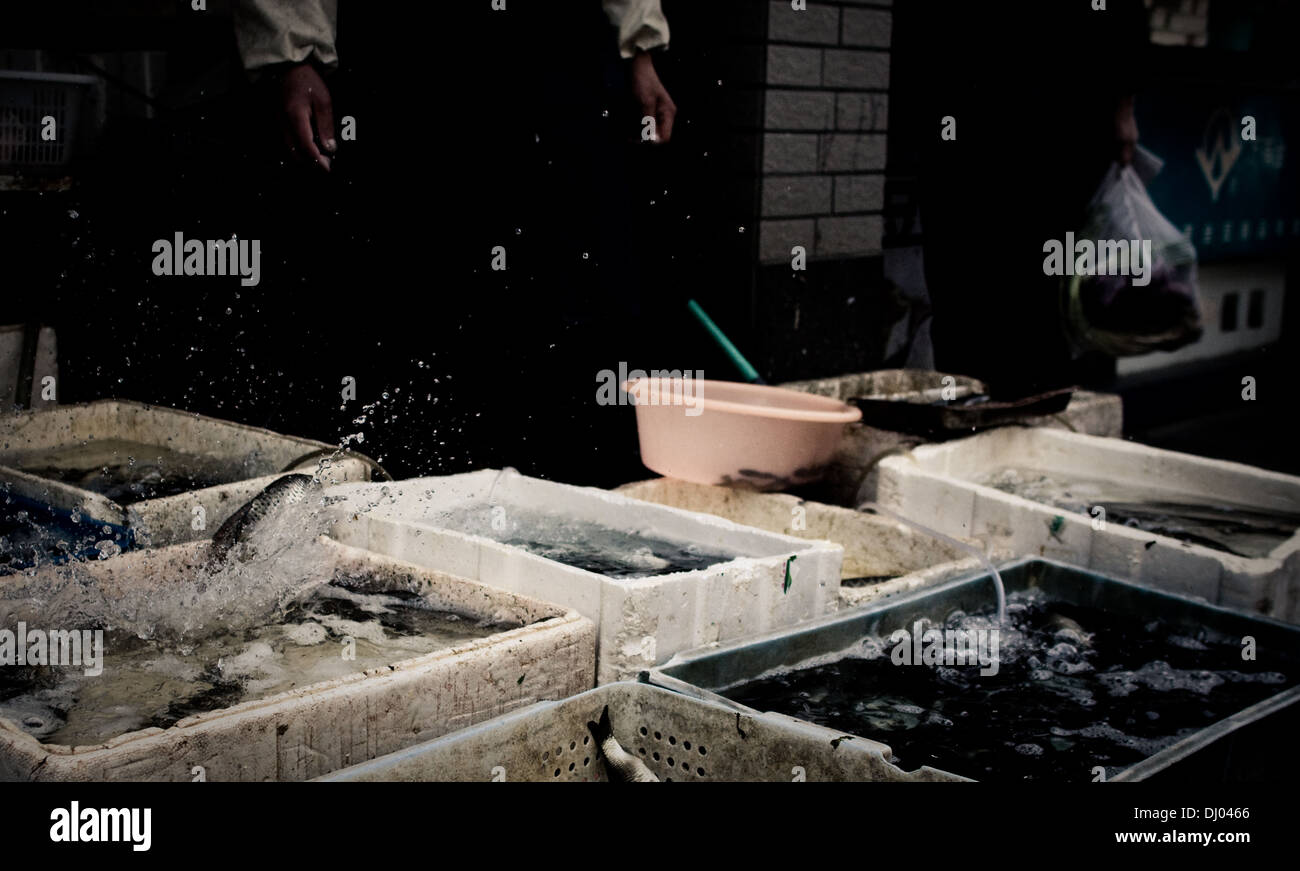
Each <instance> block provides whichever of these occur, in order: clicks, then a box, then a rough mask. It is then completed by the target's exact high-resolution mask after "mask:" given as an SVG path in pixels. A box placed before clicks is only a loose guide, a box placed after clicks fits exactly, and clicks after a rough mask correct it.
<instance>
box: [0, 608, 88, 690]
mask: <svg viewBox="0 0 1300 871" xmlns="http://www.w3.org/2000/svg"><path fill="white" fill-rule="evenodd" d="M4 665H20V666H22V665H48V666H56V665H62V666H81V667H82V670H83V672H84V673H85V675H86V677H99V675H101V674H103V673H104V630H103V629H94V630H91V629H48V630H46V629H28V628H27V624H26V623H23V622H21V621H20V622H19V623H18V628H17V630H16V631H15V630H12V629H0V666H4Z"/></svg>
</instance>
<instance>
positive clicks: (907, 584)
mask: <svg viewBox="0 0 1300 871" xmlns="http://www.w3.org/2000/svg"><path fill="white" fill-rule="evenodd" d="M994 562H995V563H997V562H999V561H998V560H994ZM984 568H985V565H984V562H983V561H982V560H979V559H976V558H975V557H969V558H967V559H960V560H953V561H952V562H946V563H940V564H939V565H935V566H930V567H928V568H924V569H919V570H918V571H915V572H909V573H908V574H906V575H902V576H900V577H897V578H891V579H890V580H888V581H881V582H880V583H879V584H872V585H871V586H866V587H844V586H841V587H840V610H839V611H838V612H836V613H838V614H839V615H840V616H843V615H844V614H845V613H847V612H849V611H851V610H852V609H854V608H859V607H862V606H865V605H874V604H876V603H878V602H881V601H883V600H885V599H892V598H894V597H896V596H900V595H902V594H903V593H911V592H913V591H915V590H920V589H925V588H927V587H931V586H934V585H936V584H939V583H941V582H943V581H946V580H949V579H951V578H955V577H959V576H961V575H966V574H970V573H971V572H976V571H980V570H982V569H984Z"/></svg>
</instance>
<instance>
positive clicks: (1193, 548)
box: [889, 468, 1300, 574]
mask: <svg viewBox="0 0 1300 871" xmlns="http://www.w3.org/2000/svg"><path fill="white" fill-rule="evenodd" d="M908 477H910V478H922V479H925V480H928V481H930V482H932V483H936V484H939V485H941V486H942V485H947V484H951V482H952V476H950V475H943V474H939V473H936V472H925V471H920V470H917V469H915V468H912V469H908V470H907V471H906V472H905V473H904V480H903V481H902V482H900V483H901V484H902V486H903V487H904V488H906V486H907V485H906V478H908ZM961 483H962V485H963V487H964V488H965V489H966V490H967V491H968V492H970V493H972V494H973V495H975V496H976V497H979V498H982V499H984V500H987V501H994V502H1000V503H1002V504H1004V505H1010V506H1011V507H1012V508H1015V509H1017V510H1020V511H1025V512H1029V513H1031V514H1034V515H1037V516H1038V517H1039V518H1041V519H1042V520H1043V521H1044V522H1050V521H1052V520H1053V519H1054V518H1056V517H1064V518H1069V519H1070V520H1072V521H1074V522H1075V523H1081V524H1085V525H1088V526H1089V527H1091V524H1092V522H1093V518H1092V517H1089V516H1088V515H1086V514H1080V513H1079V512H1077V511H1066V510H1065V509H1062V508H1056V507H1055V506H1052V505H1047V504H1045V503H1043V502H1035V501H1034V500H1032V499H1027V498H1025V497H1024V496H1017V495H1015V494H1013V493H1006V492H1003V491H1002V490H999V489H997V488H996V487H989V486H987V485H984V484H975V483H972V482H970V481H966V480H964V479H962V480H961ZM896 499H897V501H898V502H899V503H900V504H896V505H890V506H889V507H891V508H894V509H895V510H897V511H900V512H901V513H902V514H903V515H904V516H914V515H915V514H916V513H918V512H920V513H924V512H922V511H921V506H918V505H914V504H913V502H914V501H915V500H914V497H913V496H912V495H911V494H909V493H903V492H900V493H899V494H898V495H897V497H896ZM890 501H895V500H890ZM923 522H924V521H923ZM1105 534H1106V535H1108V536H1113V537H1115V538H1119V539H1123V540H1127V541H1128V542H1130V543H1136V544H1141V545H1144V546H1146V545H1149V544H1152V543H1156V542H1158V543H1160V544H1163V545H1164V546H1165V547H1169V548H1173V549H1175V550H1179V551H1182V552H1184V553H1187V554H1191V555H1194V556H1198V557H1208V558H1210V559H1213V560H1215V561H1216V562H1218V563H1220V564H1222V565H1223V566H1224V567H1225V568H1227V569H1229V570H1232V571H1237V572H1248V573H1252V574H1254V573H1261V572H1268V571H1272V570H1274V569H1276V568H1279V567H1280V565H1281V562H1282V560H1281V559H1280V558H1279V557H1278V556H1276V554H1277V553H1278V551H1282V550H1285V551H1286V552H1288V553H1290V552H1293V551H1295V550H1296V549H1297V548H1300V530H1297V531H1296V533H1295V534H1294V535H1293V536H1292V537H1291V538H1289V539H1287V541H1285V542H1283V543H1282V544H1281V545H1279V547H1278V548H1277V549H1276V550H1275V551H1274V552H1273V553H1271V554H1269V555H1268V556H1262V557H1247V556H1239V555H1238V554H1232V553H1227V552H1225V551H1221V550H1216V549H1214V548H1212V547H1207V546H1205V545H1203V544H1196V543H1194V542H1186V541H1182V540H1181V539H1177V538H1174V537H1172V536H1168V535H1161V534H1159V533H1155V532H1149V531H1147V530H1143V529H1137V528H1135V527H1130V526H1125V525H1124V524H1122V523H1108V524H1107V525H1106V531H1105Z"/></svg>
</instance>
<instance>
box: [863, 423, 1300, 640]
mask: <svg viewBox="0 0 1300 871" xmlns="http://www.w3.org/2000/svg"><path fill="white" fill-rule="evenodd" d="M1007 467H1015V468H1023V469H1030V470H1035V471H1039V472H1042V473H1044V474H1049V475H1052V476H1053V477H1056V478H1062V479H1065V480H1069V479H1070V478H1071V477H1073V476H1077V477H1078V478H1080V479H1091V480H1097V479H1102V480H1109V481H1115V482H1117V483H1123V484H1124V485H1126V486H1129V487H1132V486H1142V487H1146V488H1149V490H1150V494H1151V496H1152V497H1153V498H1154V499H1159V498H1160V497H1161V496H1162V495H1168V494H1171V493H1172V494H1191V495H1193V496H1201V497H1204V498H1205V499H1206V500H1207V501H1209V502H1213V501H1215V500H1221V501H1228V502H1232V503H1236V504H1241V505H1250V506H1256V507H1259V508H1262V509H1270V510H1280V511H1292V512H1295V511H1300V478H1296V477H1293V476H1291V475H1283V474H1280V473H1277V472H1270V471H1267V470H1264V469H1257V468H1255V467H1253V466H1247V465H1243V464H1241V463H1230V462H1225V461H1223V460H1213V459H1208V458H1205V457H1197V456H1193V455H1191V454H1183V453H1178V452H1176V451H1166V450H1160V449H1157V448H1152V447H1148V446H1146V445H1141V444H1138V443H1136V442H1130V441H1124V440H1122V439H1109V438H1098V437H1096V436H1090V435H1083V434H1080V433H1072V432H1065V431H1062V430H1053V429H1046V428H1041V427H1040V428H1020V427H1006V428H1003V429H998V430H993V431H990V432H986V433H981V434H979V435H975V436H971V437H969V438H965V439H959V440H956V441H951V442H946V443H944V444H935V445H923V446H920V447H917V448H914V449H912V450H911V451H909V452H908V453H905V454H900V455H897V456H892V457H887V458H886V459H884V460H882V461H881V463H880V485H879V496H878V499H879V501H880V503H881V504H882V505H884V506H885V507H887V508H892V509H894V510H896V511H898V512H900V513H901V514H903V515H904V516H906V517H910V518H913V519H915V520H917V521H919V522H921V523H925V524H927V525H929V526H932V527H934V528H936V529H938V530H939V531H941V532H946V533H948V534H949V535H955V536H966V537H971V538H976V539H979V540H981V541H984V542H986V543H987V544H988V545H989V547H990V548H995V549H997V550H1005V551H1011V552H1013V553H1015V554H1018V555H1023V556H1044V557H1049V558H1052V559H1059V560H1062V561H1064V562H1069V563H1071V564H1073V565H1078V566H1082V567H1085V568H1090V569H1094V570H1096V571H1099V572H1104V573H1106V574H1109V575H1112V576H1115V577H1120V578H1125V579H1128V580H1131V581H1134V582H1137V583H1141V584H1146V585H1149V586H1152V587H1156V588H1159V589H1162V590H1167V591H1169V592H1175V593H1181V594H1184V595H1188V596H1195V597H1198V598H1201V599H1205V600H1206V601H1209V602H1213V603H1215V604H1219V605H1223V606H1226V607H1230V608H1236V609H1240V610H1245V611H1255V612H1258V613H1261V614H1265V615H1267V616H1270V617H1276V618H1279V619H1282V620H1287V621H1290V622H1292V623H1300V532H1298V533H1297V534H1296V535H1293V536H1292V537H1291V538H1290V539H1289V540H1287V541H1286V542H1284V543H1282V544H1281V545H1280V546H1278V547H1277V548H1275V549H1274V550H1273V551H1272V553H1270V554H1269V555H1268V556H1267V557H1259V558H1250V557H1245V556H1238V555H1235V554H1229V553H1225V552H1222V551H1219V550H1215V549H1213V548H1210V547H1205V546H1203V545H1199V544H1190V543H1187V542H1183V541H1179V540H1178V539H1174V538H1170V537H1167V536H1163V535H1157V534H1155V533H1151V532H1144V531H1142V530H1140V529H1135V528H1131V527H1128V526H1124V525H1123V524H1119V523H1106V524H1105V525H1104V528H1096V529H1095V528H1094V518H1092V517H1090V516H1088V515H1085V514H1078V513H1073V512H1068V511H1062V510H1060V509H1058V508H1055V507H1053V506H1051V505H1047V504H1043V503H1039V502H1033V501H1031V500H1029V499H1025V498H1022V497H1020V496H1013V495H1011V494H1009V493H1004V492H1002V491H1001V490H997V489H995V488H993V487H988V486H984V485H981V484H977V483H975V482H976V481H979V480H986V479H987V477H988V476H989V475H991V474H993V473H995V472H997V471H998V470H1000V469H1003V468H1007Z"/></svg>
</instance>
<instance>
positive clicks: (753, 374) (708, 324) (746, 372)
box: [686, 299, 766, 384]
mask: <svg viewBox="0 0 1300 871" xmlns="http://www.w3.org/2000/svg"><path fill="white" fill-rule="evenodd" d="M686 307H687V308H689V309H690V310H691V314H693V315H695V319H696V320H698V321H699V322H700V323H701V324H702V325H703V326H704V329H706V330H708V331H709V335H710V336H712V337H713V341H715V342H717V343H718V347H720V348H721V349H722V350H723V351H724V352H725V353H726V355H727V356H728V357H729V358H730V359H731V362H732V364H733V365H735V367H736V368H737V369H739V370H740V375H741V377H742V378H744V379H745V380H746V381H748V382H749V383H750V384H765V383H766V382H765V381H764V380H763V378H762V376H760V375H759V374H758V370H757V369H755V368H754V367H753V366H751V365H750V364H749V361H748V360H746V359H745V355H744V354H742V353H740V349H739V348H737V347H736V346H735V345H733V344H732V343H731V339H728V338H727V334H726V333H724V332H722V330H720V329H718V325H717V324H715V323H714V322H713V319H712V318H710V317H709V316H708V315H706V314H705V313H704V309H702V308H700V304H699V303H698V302H696V301H695V300H693V299H692V300H687V302H686Z"/></svg>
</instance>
